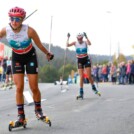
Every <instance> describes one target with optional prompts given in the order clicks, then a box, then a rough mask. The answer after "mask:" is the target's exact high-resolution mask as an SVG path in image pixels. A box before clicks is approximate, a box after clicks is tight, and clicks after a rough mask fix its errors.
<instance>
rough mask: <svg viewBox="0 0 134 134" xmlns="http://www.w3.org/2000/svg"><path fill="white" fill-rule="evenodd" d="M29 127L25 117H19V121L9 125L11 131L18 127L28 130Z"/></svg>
mask: <svg viewBox="0 0 134 134" xmlns="http://www.w3.org/2000/svg"><path fill="white" fill-rule="evenodd" d="M26 125H27V120H26V119H25V115H24V114H22V115H18V120H16V121H15V122H14V121H10V123H9V131H12V128H17V127H24V128H26Z"/></svg>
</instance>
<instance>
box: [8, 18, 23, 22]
mask: <svg viewBox="0 0 134 134" xmlns="http://www.w3.org/2000/svg"><path fill="white" fill-rule="evenodd" d="M10 20H11V21H16V22H21V21H22V18H18V17H11V18H10Z"/></svg>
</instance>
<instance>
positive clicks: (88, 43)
mask: <svg viewBox="0 0 134 134" xmlns="http://www.w3.org/2000/svg"><path fill="white" fill-rule="evenodd" d="M83 35H84V36H85V38H86V39H87V41H86V43H87V45H91V42H90V40H89V39H88V37H87V34H86V33H85V32H83Z"/></svg>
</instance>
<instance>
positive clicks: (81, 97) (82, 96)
mask: <svg viewBox="0 0 134 134" xmlns="http://www.w3.org/2000/svg"><path fill="white" fill-rule="evenodd" d="M83 98H84V92H83V90H80V95H78V96H77V97H76V99H77V100H78V99H82V100H83Z"/></svg>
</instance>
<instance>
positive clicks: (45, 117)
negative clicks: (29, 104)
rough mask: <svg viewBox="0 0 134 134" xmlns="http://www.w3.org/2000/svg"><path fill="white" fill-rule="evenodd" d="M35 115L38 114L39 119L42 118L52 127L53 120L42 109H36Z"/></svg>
mask: <svg viewBox="0 0 134 134" xmlns="http://www.w3.org/2000/svg"><path fill="white" fill-rule="evenodd" d="M35 115H36V118H37V119H38V120H41V121H42V122H45V123H46V124H48V125H49V127H51V125H52V124H51V121H50V119H49V118H48V117H47V116H44V115H43V112H42V109H38V110H35Z"/></svg>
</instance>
